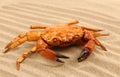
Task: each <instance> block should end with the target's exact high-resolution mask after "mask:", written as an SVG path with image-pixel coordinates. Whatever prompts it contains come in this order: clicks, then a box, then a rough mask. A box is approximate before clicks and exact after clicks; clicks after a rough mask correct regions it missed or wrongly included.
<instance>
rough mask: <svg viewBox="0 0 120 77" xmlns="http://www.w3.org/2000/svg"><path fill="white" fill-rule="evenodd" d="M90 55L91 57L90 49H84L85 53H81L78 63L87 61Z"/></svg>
mask: <svg viewBox="0 0 120 77" xmlns="http://www.w3.org/2000/svg"><path fill="white" fill-rule="evenodd" d="M89 55H90V50H89V49H88V48H85V49H83V51H82V52H81V54H80V56H79V58H78V62H81V61H83V60H85V59H86V58H87V57H88V56H89Z"/></svg>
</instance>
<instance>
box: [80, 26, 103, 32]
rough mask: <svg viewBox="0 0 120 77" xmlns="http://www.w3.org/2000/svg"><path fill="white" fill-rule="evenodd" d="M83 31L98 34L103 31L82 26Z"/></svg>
mask: <svg viewBox="0 0 120 77" xmlns="http://www.w3.org/2000/svg"><path fill="white" fill-rule="evenodd" d="M81 27H82V29H83V30H89V31H94V32H98V31H102V30H101V29H93V28H88V27H84V26H81Z"/></svg>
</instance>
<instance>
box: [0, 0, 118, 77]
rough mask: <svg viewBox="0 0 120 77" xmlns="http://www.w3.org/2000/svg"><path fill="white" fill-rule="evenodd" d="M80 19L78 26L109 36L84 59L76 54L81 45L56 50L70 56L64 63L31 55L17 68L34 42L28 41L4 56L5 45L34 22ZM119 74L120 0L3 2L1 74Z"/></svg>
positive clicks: (61, 76) (87, 76)
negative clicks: (80, 58) (17, 63)
mask: <svg viewBox="0 0 120 77" xmlns="http://www.w3.org/2000/svg"><path fill="white" fill-rule="evenodd" d="M74 19H78V20H79V21H80V23H79V25H86V26H89V27H93V28H100V29H103V30H104V32H105V33H109V34H110V36H109V37H101V38H99V40H100V41H101V42H102V43H103V44H104V46H105V47H106V48H107V50H108V51H107V52H104V51H103V50H101V49H100V48H99V47H97V46H96V48H95V52H93V54H91V56H90V57H89V58H88V59H87V60H86V61H84V62H81V63H78V62H77V57H78V56H79V53H80V51H81V48H82V46H78V47H71V48H67V49H62V50H57V51H62V52H59V53H61V54H65V55H67V56H69V57H70V59H69V60H64V61H65V62H66V63H65V64H64V65H61V64H59V63H57V62H53V61H50V60H47V59H45V58H43V57H42V56H40V55H39V54H33V55H31V56H29V57H28V58H27V59H26V60H25V61H24V62H23V63H22V64H21V69H20V71H17V70H16V67H15V62H16V59H17V58H18V57H19V56H20V55H22V53H23V52H24V51H25V50H27V49H29V48H31V47H32V46H33V45H34V44H35V43H25V44H24V45H22V46H19V47H18V48H16V49H14V50H12V51H11V52H9V53H7V54H6V55H4V54H3V53H2V52H3V50H4V46H5V45H6V44H7V43H8V42H9V41H10V40H12V39H13V37H15V36H17V35H18V34H20V33H23V32H26V31H29V27H30V25H32V24H41V25H50V24H58V23H65V22H67V21H71V20H74ZM101 76H102V77H120V0H100V1H98V0H49V1H48V0H29V1H28V0H24V1H20V0H4V1H0V77H101Z"/></svg>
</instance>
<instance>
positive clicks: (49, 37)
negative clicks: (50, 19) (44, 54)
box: [41, 25, 83, 47]
mask: <svg viewBox="0 0 120 77" xmlns="http://www.w3.org/2000/svg"><path fill="white" fill-rule="evenodd" d="M41 37H42V39H43V40H44V41H45V42H46V43H47V44H49V45H51V46H60V47H65V46H68V45H72V44H76V42H78V40H81V38H82V37H83V30H82V28H81V27H80V26H72V25H62V26H52V27H48V28H47V29H45V30H44V31H43V32H42V34H41Z"/></svg>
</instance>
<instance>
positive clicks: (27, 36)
mask: <svg viewBox="0 0 120 77" xmlns="http://www.w3.org/2000/svg"><path fill="white" fill-rule="evenodd" d="M40 35H41V32H35V31H30V32H27V33H23V34H20V35H19V36H18V37H16V38H14V39H13V40H12V41H11V42H10V43H8V45H7V46H6V47H5V51H4V53H6V52H8V51H9V50H11V49H13V48H15V47H17V46H19V45H21V44H22V43H24V42H26V41H36V40H38V39H39V37H40Z"/></svg>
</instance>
